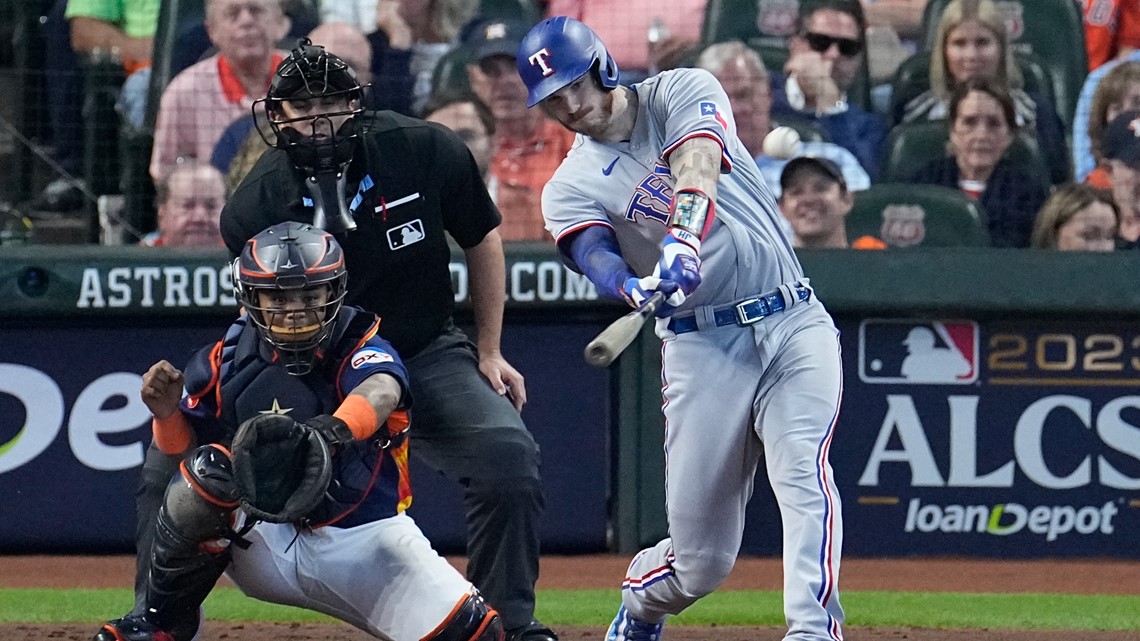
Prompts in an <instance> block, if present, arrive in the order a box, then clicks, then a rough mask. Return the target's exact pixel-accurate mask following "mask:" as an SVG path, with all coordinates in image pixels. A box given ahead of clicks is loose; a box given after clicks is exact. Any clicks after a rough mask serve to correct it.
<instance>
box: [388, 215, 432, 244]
mask: <svg viewBox="0 0 1140 641" xmlns="http://www.w3.org/2000/svg"><path fill="white" fill-rule="evenodd" d="M423 239H424V223H423V221H422V220H420V219H419V218H417V219H415V220H412V221H408V222H406V223H404V224H403V225H400V226H399V227H393V228H392V229H389V230H388V247H390V248H391V249H392V250H397V249H403V248H405V247H407V246H408V245H414V244H416V243H418V242H420V241H421V240H423Z"/></svg>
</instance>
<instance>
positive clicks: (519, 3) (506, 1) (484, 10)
mask: <svg viewBox="0 0 1140 641" xmlns="http://www.w3.org/2000/svg"><path fill="white" fill-rule="evenodd" d="M479 18H480V19H481V20H519V21H521V22H526V23H527V24H534V23H536V22H538V21H539V20H541V19H542V12H541V11H540V10H539V8H538V6H537V5H536V4H535V3H534V2H533V0H480V2H479Z"/></svg>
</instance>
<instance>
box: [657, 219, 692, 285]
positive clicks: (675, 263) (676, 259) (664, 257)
mask: <svg viewBox="0 0 1140 641" xmlns="http://www.w3.org/2000/svg"><path fill="white" fill-rule="evenodd" d="M700 251H701V241H700V239H699V238H697V237H696V236H695V235H693V234H690V233H689V232H687V231H685V230H683V229H678V228H676V227H674V228H673V229H671V230H669V233H668V234H666V235H665V240H664V241H662V242H661V258H660V259H659V260H658V261H657V266H656V267H655V268H653V275H654V276H656V277H657V278H660V279H661V280H663V281H673V282H674V283H677V286H678V287H679V288H680V290H681V291H682V292H683V293H684V295H685V296H688V295H689V294H692V293H693V291H694V290H696V288H697V285H700V284H701V257H700Z"/></svg>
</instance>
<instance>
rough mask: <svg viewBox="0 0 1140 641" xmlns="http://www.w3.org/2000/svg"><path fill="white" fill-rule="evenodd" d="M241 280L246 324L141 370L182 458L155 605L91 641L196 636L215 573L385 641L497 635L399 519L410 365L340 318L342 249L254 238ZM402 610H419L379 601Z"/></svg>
mask: <svg viewBox="0 0 1140 641" xmlns="http://www.w3.org/2000/svg"><path fill="white" fill-rule="evenodd" d="M233 279H234V286H235V290H236V293H237V297H238V299H239V301H240V303H241V307H242V310H243V312H244V313H243V314H241V315H240V316H239V318H238V319H237V320H236V321H234V323H233V324H232V325H231V326H230V328H229V330H228V331H227V332H226V334H225V336H224V338H223V339H222V340H220V341H218V342H217V343H214V344H212V345H208V346H206V347H204V348H202V349H201V350H199V351H198V352H197V353H196V354H195V355H194V356H193V357H192V358H191V360H190V362H189V364H188V365H187V366H186V368H185V370H184V371H180V370H178V369H176V368H175V367H174V366H172V365H171V364H170V363H168V362H166V361H160V362H159V363H157V364H155V365H154V366H153V367H151V368H150V370H149V371H148V372H147V373H146V374H145V375H144V376H143V386H142V398H143V400H144V401H145V402H146V404H147V407H148V408H149V409H150V410H151V413H152V414H153V415H154V420H153V427H154V437H155V442H156V443H157V445H158V446H159V447H160V448H161V449H162V451H163V452H165V453H167V454H176V455H180V456H182V457H183V460H182V464H181V467H180V470H179V472H178V473H177V474H175V475H174V477H173V478H172V479H171V480H170V483H169V485H168V486H167V490H166V495H165V497H164V500H163V505H162V508H161V510H160V511H159V515H158V524H157V530H156V535H155V539H154V543H153V545H152V546H151V552H150V555H149V567H148V572H147V582H146V589H145V598H144V599H143V600H142V604H141V605H138V606H136V608H135V609H134V611H132V612H131V613H130V614H128V615H126V616H124V617H122V618H119V619H116V620H114V621H111V622H109V623H107V624H105V625H103V627H102V629H100V630H99V632H98V633H96V635H95V637H94V641H191V639H193V638H194V636H195V634H196V633H197V632H198V627H199V625H200V616H199V609H200V607H201V604H202V602H203V600H204V599H205V598H206V596H207V594H209V592H210V590H211V589H212V588H213V586H214V584H215V582H216V581H217V579H218V578H219V577H220V576H221V575H222V573H223V572H225V573H227V574H228V576H229V577H230V579H231V580H232V581H233V582H234V583H235V584H236V585H237V586H238V587H239V588H240V589H241V590H242V592H244V593H245V594H247V595H249V596H251V597H254V598H258V599H262V600H265V601H271V602H275V603H282V604H286V605H292V606H297V607H303V608H308V609H311V610H316V611H319V612H324V613H326V614H329V615H331V616H334V617H337V618H339V619H341V620H343V621H346V622H348V623H350V624H352V625H354V626H356V627H358V628H360V629H361V630H364V631H365V632H368V633H369V634H371V635H373V636H375V637H377V638H380V639H390V640H393V641H404V640H407V641H417V640H420V639H429V640H440V641H452V640H454V641H502V638H503V628H502V623H501V621H500V619H499V616H498V613H497V612H496V611H495V610H493V609H492V608H490V607H489V606H488V605H487V603H486V602H485V601H484V600H483V598H482V596H481V595H480V594H479V592H478V591H477V590H476V589H475V587H474V586H473V585H471V583H469V582H468V581H467V580H466V579H464V578H463V577H462V576H461V575H460V574H459V573H458V572H457V571H456V570H455V569H454V568H452V567H451V565H450V564H448V563H447V561H446V560H444V559H443V558H442V557H440V556H439V555H438V554H437V553H436V552H435V551H434V550H432V548H431V545H430V543H429V542H428V540H427V539H426V538H425V537H424V536H423V534H422V533H421V532H420V530H419V528H418V527H417V526H416V524H415V523H414V522H413V521H412V520H411V518H409V517H408V516H407V515H405V514H404V510H405V509H406V508H407V507H408V505H409V504H410V503H411V500H412V497H411V488H410V485H409V482H408V470H407V461H408V447H409V443H408V439H407V429H408V426H409V414H408V411H409V409H410V406H411V402H412V401H411V397H410V394H409V391H408V378H407V371H406V370H405V368H404V365H403V362H402V361H401V359H400V357H399V355H398V354H397V353H396V351H395V350H394V349H393V348H392V346H391V345H390V344H389V343H388V342H387V341H385V340H383V339H382V338H380V337H379V336H378V335H377V329H378V327H379V323H380V319H379V318H378V317H376V316H375V315H373V314H369V313H366V312H363V311H361V310H359V309H358V308H354V307H348V306H342V304H341V301H342V299H343V297H344V292H345V284H346V281H347V275H346V273H345V267H344V256H343V253H342V251H341V248H340V246H339V244H338V243H337V242H336V240H335V239H334V238H333V237H332V236H331V235H329V234H328V233H326V232H324V231H321V230H319V229H316V228H314V227H312V226H310V225H307V224H303V223H296V222H287V223H280V224H277V225H274V226H272V227H270V228H268V229H266V230H264V231H263V232H261V233H259V234H257V235H256V236H254V237H253V238H252V239H250V240H249V242H248V243H246V245H245V247H244V249H243V251H242V252H241V255H240V256H239V257H238V258H237V259H235V261H234V264H233ZM184 387H185V391H186V395H185V396H184V395H183V388H184ZM396 599H398V600H399V602H400V603H401V604H411V607H408V606H405V605H401V606H400V607H384V606H383V604H384V603H385V602H388V601H394V600H396Z"/></svg>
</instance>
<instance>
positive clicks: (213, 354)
mask: <svg viewBox="0 0 1140 641" xmlns="http://www.w3.org/2000/svg"><path fill="white" fill-rule="evenodd" d="M222 342H223V341H218V342H217V343H214V347H213V349H211V350H210V380H209V382H208V383H206V385H205V387H203V388H202V390H201V391H199V392H196V393H193V394H190V399H191V403H190V407H194V406H195V405H197V402H198V400H199V399H201V398H202V397H203V396H205V395H206V394H208V393H210V390H211V389H213V390H214V401H215V404H216V405H217V407H216V408H214V416H217V417H218V418H221V416H222V388H221V386H219V385H218V379H219V377H220V375H221V371H222Z"/></svg>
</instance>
